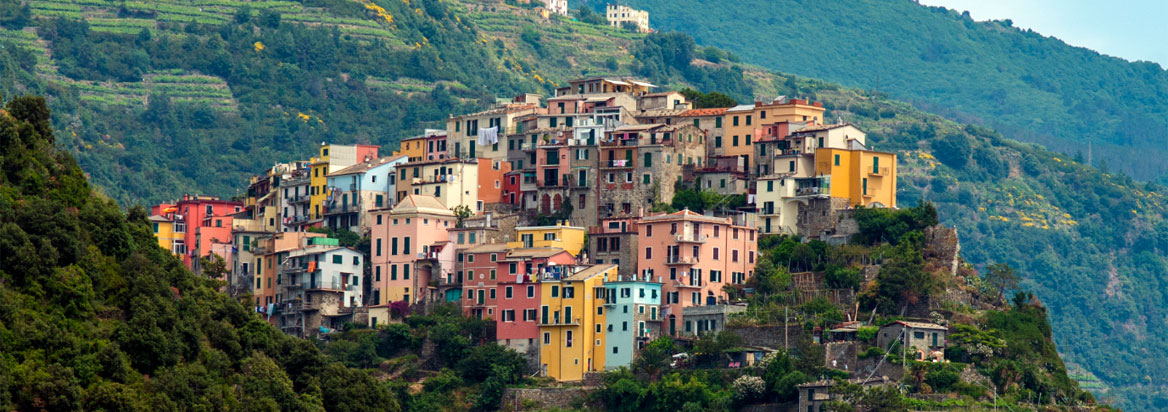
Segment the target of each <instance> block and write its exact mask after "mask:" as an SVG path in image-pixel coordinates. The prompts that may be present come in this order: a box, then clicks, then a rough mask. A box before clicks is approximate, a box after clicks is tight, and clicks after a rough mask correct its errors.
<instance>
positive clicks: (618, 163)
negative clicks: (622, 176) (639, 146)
mask: <svg viewBox="0 0 1168 412" xmlns="http://www.w3.org/2000/svg"><path fill="white" fill-rule="evenodd" d="M600 167H602V168H614V167H617V168H632V167H636V166H634V165H633V161H632V160H627V159H626V160H605V161H603V162H601V163H600Z"/></svg>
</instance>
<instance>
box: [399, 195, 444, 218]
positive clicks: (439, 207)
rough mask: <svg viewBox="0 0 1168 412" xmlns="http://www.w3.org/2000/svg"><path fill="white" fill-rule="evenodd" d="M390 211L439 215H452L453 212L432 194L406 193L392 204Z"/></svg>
mask: <svg viewBox="0 0 1168 412" xmlns="http://www.w3.org/2000/svg"><path fill="white" fill-rule="evenodd" d="M390 213H393V214H395V215H400V214H411V213H417V214H431V215H440V216H450V217H454V212H451V211H450V209H447V208H446V206H445V205H443V204H442V202H439V201H438V199H437V198H435V197H434V196H427V195H408V196H406V197H405V198H404V199H402V200H401V202H398V204H397V206H394V207H393V209H392V210H390Z"/></svg>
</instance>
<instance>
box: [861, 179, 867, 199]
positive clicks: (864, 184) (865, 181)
mask: <svg viewBox="0 0 1168 412" xmlns="http://www.w3.org/2000/svg"><path fill="white" fill-rule="evenodd" d="M861 183H862V186H863V191H864V194H865V195H867V194H868V178H866V177H865V178H864V179H862V181H861Z"/></svg>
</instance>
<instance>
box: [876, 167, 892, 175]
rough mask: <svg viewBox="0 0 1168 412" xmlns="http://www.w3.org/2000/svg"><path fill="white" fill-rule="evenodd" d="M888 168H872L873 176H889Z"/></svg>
mask: <svg viewBox="0 0 1168 412" xmlns="http://www.w3.org/2000/svg"><path fill="white" fill-rule="evenodd" d="M888 173H889V170H888V167H887V166H885V167H881V168H872V176H888Z"/></svg>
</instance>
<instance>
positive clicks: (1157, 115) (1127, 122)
mask: <svg viewBox="0 0 1168 412" xmlns="http://www.w3.org/2000/svg"><path fill="white" fill-rule="evenodd" d="M587 3H588V4H589V5H590V6H596V7H603V5H602V3H603V2H602V1H596V0H589V1H587ZM622 3H625V4H629V5H630V6H633V7H636V8H641V9H645V10H648V11H649V12H650V24H651V25H653V27H655V28H657V29H661V30H680V31H684V32H686V33H689V34H691V35H692V36H693V37H694V38H695V39H697V41H698V43H701V44H704V45H708V46H716V47H720V48H723V49H726V50H729V51H732V52H734V53H737V54H739V55H741V56H742V57H743V59H744V60H745V61H747V62H750V63H754V64H759V65H762V66H766V67H768V68H770V69H773V70H780V71H783V72H790V73H798V74H800V75H803V76H810V77H815V78H820V79H824V80H828V81H831V82H836V83H840V84H843V85H847V86H852V87H859V88H863V89H869V90H879V91H882V92H886V93H888V94H889V95H890V96H892V97H894V98H897V99H901V100H905V101H909V102H912V103H913V104H914V105H916V106H917V107H919V108H923V109H925V110H927V111H930V112H934V113H939V114H944V115H946V116H947V117H949V118H951V119H955V120H958V121H961V122H971V123H977V124H984V125H988V126H991V127H994V128H996V129H998V130H1000V131H1002V132H1003V133H1005V134H1006V135H1008V136H1010V137H1011V138H1013V139H1018V140H1021V141H1026V142H1036V143H1040V144H1043V145H1044V146H1046V147H1048V148H1050V149H1051V150H1054V151H1058V152H1062V153H1064V154H1067V155H1071V156H1073V155H1075V154H1076V153H1079V152H1082V153H1083V156H1084V157H1087V156H1088V152H1089V149H1088V142H1093V148H1092V149H1093V150H1090V151H1091V152H1092V154H1093V156H1092V159H1093V164H1096V165H1107V166H1108V167H1110V168H1111V169H1114V170H1121V171H1124V172H1126V173H1128V174H1130V175H1132V176H1135V177H1136V178H1138V179H1141V180H1156V181H1159V182H1168V166H1166V165H1165V164H1164V163H1163V162H1160V161H1159V159H1162V158H1164V156H1165V155H1166V154H1168V72H1165V71H1164V70H1163V68H1161V67H1160V66H1159V65H1157V64H1155V63H1148V62H1136V63H1131V62H1127V61H1125V60H1122V59H1118V58H1114V57H1108V56H1103V55H1100V54H1099V53H1096V52H1094V51H1092V50H1088V49H1084V48H1078V47H1072V46H1069V45H1067V44H1065V43H1063V42H1062V41H1060V40H1057V39H1054V38H1050V37H1045V36H1043V35H1041V34H1038V33H1035V32H1032V31H1029V30H1020V29H1018V28H1015V27H1012V26H1011V23H1010V22H1009V21H994V22H975V21H973V20H972V19H971V18H970V17H969V16H968V15H967V14H966V15H963V14H962V13H961V12H956V11H951V10H946V9H943V8H938V7H925V6H921V5H919V4H918V3H917V2H914V1H911V0H892V1H885V0H851V1H805V0H778V1H771V0H746V1H735V2H721V1H718V2H715V1H709V0H686V1H672V0H630V1H625V2H622Z"/></svg>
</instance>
